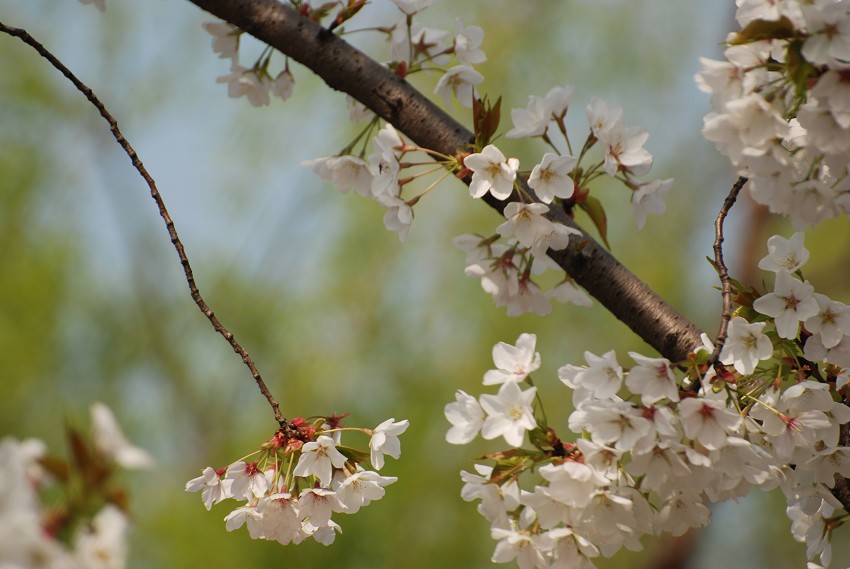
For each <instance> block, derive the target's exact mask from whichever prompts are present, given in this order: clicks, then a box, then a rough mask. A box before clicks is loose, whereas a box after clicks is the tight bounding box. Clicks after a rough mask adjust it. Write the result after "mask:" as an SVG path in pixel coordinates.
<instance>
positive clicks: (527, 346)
mask: <svg viewBox="0 0 850 569" xmlns="http://www.w3.org/2000/svg"><path fill="white" fill-rule="evenodd" d="M536 342H537V336H535V335H534V334H520V335H519V338H517V341H516V346H511V345H510V344H506V343H504V342H499V343H498V344H496V345H495V346H493V363H495V364H496V369H491V370H489V371H488V372H487V373H485V374H484V385H501V384H503V383H505V382H508V381H516V382H520V381H522V380H524V379H525V378H526V377H527V376H528V374H530V373H531V372H533V371H535V370H536V369H537V368H539V367H540V354H539V353H537V352H535V351H534V346H535V344H536Z"/></svg>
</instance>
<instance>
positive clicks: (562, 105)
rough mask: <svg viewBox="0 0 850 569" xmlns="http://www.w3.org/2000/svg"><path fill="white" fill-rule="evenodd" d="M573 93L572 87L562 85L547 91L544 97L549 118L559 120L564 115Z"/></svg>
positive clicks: (573, 88) (574, 89) (573, 87)
mask: <svg viewBox="0 0 850 569" xmlns="http://www.w3.org/2000/svg"><path fill="white" fill-rule="evenodd" d="M575 91H576V88H575V86H573V85H564V86H558V87H552V88H551V89H549V92H548V93H546V97H544V101H545V102H546V108H547V110H548V111H549V116H551V117H552V118H561V117H563V116H564V115H566V114H567V109H569V107H570V102H571V101H572V100H573V94H574V93H575Z"/></svg>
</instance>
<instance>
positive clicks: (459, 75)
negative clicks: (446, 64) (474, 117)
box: [434, 65, 484, 107]
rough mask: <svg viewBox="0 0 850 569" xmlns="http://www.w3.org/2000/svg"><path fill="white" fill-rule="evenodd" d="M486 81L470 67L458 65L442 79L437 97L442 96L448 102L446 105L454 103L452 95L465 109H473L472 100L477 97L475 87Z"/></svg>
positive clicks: (438, 86)
mask: <svg viewBox="0 0 850 569" xmlns="http://www.w3.org/2000/svg"><path fill="white" fill-rule="evenodd" d="M482 81H484V76H483V75H481V74H480V73H478V72H477V71H476V70H474V69H473V68H472V67H470V66H468V65H456V66H455V67H452V68H451V69H449V70H448V71H446V73H445V74H444V75H443V76H442V77H440V80H439V81H437V87H436V88H435V89H434V94H435V95H440V96H441V97H442V98H443V100H445V101H446V105H450V104H451V102H452V93H454V96H455V97H457V100H458V102H459V103H460V104H461V105H463V106H464V107H472V98H473V97H474V96H475V86H476V85H478V84H480V83H481V82H482Z"/></svg>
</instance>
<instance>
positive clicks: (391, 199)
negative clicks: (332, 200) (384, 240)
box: [304, 124, 421, 241]
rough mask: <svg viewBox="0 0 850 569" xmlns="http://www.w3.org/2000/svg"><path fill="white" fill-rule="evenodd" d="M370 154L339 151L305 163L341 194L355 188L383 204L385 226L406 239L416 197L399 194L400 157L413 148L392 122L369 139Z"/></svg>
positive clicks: (356, 191)
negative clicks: (358, 154) (340, 152)
mask: <svg viewBox="0 0 850 569" xmlns="http://www.w3.org/2000/svg"><path fill="white" fill-rule="evenodd" d="M372 149H373V150H372V153H371V154H370V155H369V156H368V158H367V159H364V158H361V157H358V156H353V155H351V154H342V155H340V156H325V157H322V158H316V159H314V160H308V161H306V162H304V165H305V166H310V167H312V168H313V171H314V172H316V174H318V175H319V177H320V178H321V179H322V180H325V181H326V182H331V183H332V184H333V185H334V186H335V187H336V188H337V189H338V190H340V191H341V192H343V193H346V192H348V191H349V190H354V192H355V193H356V194H359V195H361V196H364V197H368V198H371V199H373V200H374V201H376V202H377V203H379V204H380V205H381V206H383V207H384V209H385V213H384V227H386V228H387V229H388V230H390V231H395V232H396V233H398V238H399V239H400V240H401V241H404V240H405V239H407V234H408V232H409V231H410V225H411V224H412V223H413V206H414V205H415V203H416V202H417V201H419V198H420V197H421V195H419V196H415V197H412V198H409V199H407V200H405V199H404V198H402V196H401V192H402V180H400V179H399V175H400V172H401V169H402V164H401V159H402V157H403V156H404V155H405V153H407V152H409V151H410V150H415V147H411V146H409V145H406V144H405V143H404V141H403V140H402V138H401V136H400V135H399V133H398V132H397V131H396V130H395V128H393V126H392V125H391V124H387V125H386V126H384V128H382V129H381V130H380V131H379V132H378V134H377V136H375V137H374V138H373V140H372Z"/></svg>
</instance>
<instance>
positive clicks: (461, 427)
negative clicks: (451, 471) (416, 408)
mask: <svg viewBox="0 0 850 569" xmlns="http://www.w3.org/2000/svg"><path fill="white" fill-rule="evenodd" d="M443 412H444V414H445V415H446V419H447V420H448V421H449V423H451V424H452V426H451V428H450V429H449V430H448V432H447V433H446V441H447V442H449V443H451V444H453V445H465V444H466V443H468V442H470V441H472V439H474V438H475V437H476V436H478V433H479V432H480V431H481V425H483V424H484V410H483V409H482V408H481V405H480V404H479V403H478V400H477V399H476V398H475V397H473V396H472V395H469V394H468V393H466V392H465V391H462V390H460V389H458V390H457V393H455V401H454V403H447V404H446V407H445V409H444V411H443Z"/></svg>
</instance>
